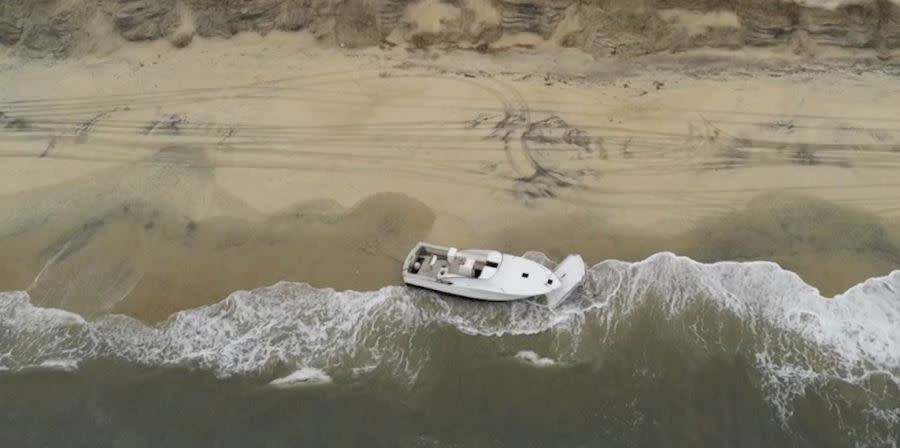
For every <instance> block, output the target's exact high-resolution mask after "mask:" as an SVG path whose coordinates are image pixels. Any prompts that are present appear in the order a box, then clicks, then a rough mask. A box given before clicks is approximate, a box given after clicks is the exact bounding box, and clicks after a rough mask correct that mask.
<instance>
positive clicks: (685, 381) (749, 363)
mask: <svg viewBox="0 0 900 448" xmlns="http://www.w3.org/2000/svg"><path fill="white" fill-rule="evenodd" d="M528 256H530V257H533V258H534V259H537V260H542V261H544V262H546V263H549V261H548V260H546V259H545V258H544V257H543V256H542V255H540V254H536V253H531V254H528ZM897 322H900V271H895V272H893V273H892V274H890V275H888V276H885V277H880V278H873V279H870V280H867V281H866V282H864V283H861V284H859V285H856V286H854V287H853V288H850V289H849V290H848V291H846V292H845V293H843V294H839V295H838V296H836V297H834V298H826V297H823V296H822V295H820V294H819V292H818V290H816V289H815V288H813V287H811V286H809V285H807V284H806V283H804V282H803V281H802V280H801V279H800V278H799V277H798V276H797V275H796V274H794V273H792V272H789V271H786V270H784V269H782V268H781V267H779V266H778V265H776V264H774V263H768V262H752V263H735V262H723V263H715V264H702V263H698V262H695V261H693V260H691V259H689V258H684V257H677V256H675V255H673V254H670V253H660V254H656V255H654V256H651V257H650V258H648V259H646V260H644V261H641V262H638V263H626V262H619V261H607V262H603V263H600V264H598V265H595V266H593V267H592V268H591V269H590V270H589V276H588V279H587V281H586V283H585V285H584V287H583V288H582V289H581V290H579V291H578V293H577V294H576V296H574V297H573V298H571V299H569V300H568V301H567V302H566V303H565V304H564V305H563V306H562V307H561V308H559V309H557V310H552V311H551V310H549V309H547V308H546V307H544V306H543V305H542V304H541V303H540V302H521V303H513V304H485V303H479V302H474V301H467V300H460V299H454V298H450V297H445V296H440V295H437V294H434V293H431V292H428V291H423V290H412V289H408V288H405V287H385V288H382V289H380V290H377V291H368V292H335V291H333V290H328V289H316V288H313V287H311V286H309V285H306V284H299V283H288V282H281V283H278V284H275V285H273V286H270V287H266V288H260V289H257V290H254V291H239V292H235V293H233V294H231V295H230V296H229V297H228V298H226V299H224V300H223V301H221V302H219V303H217V304H214V305H210V306H205V307H200V308H194V309H189V310H186V311H183V312H180V313H177V314H175V315H173V316H172V317H170V318H169V319H168V320H166V321H165V322H162V323H160V324H158V325H155V326H148V325H146V324H143V323H141V322H139V321H137V320H134V319H132V318H129V317H125V316H107V317H101V318H96V319H92V320H85V319H83V318H81V317H80V316H78V315H75V314H72V313H69V312H66V311H61V310H57V309H52V308H40V307H36V306H34V305H32V304H31V303H30V301H29V297H28V295H27V294H26V293H17V292H10V293H3V297H2V300H0V369H3V370H4V371H5V372H3V373H0V375H2V378H3V381H0V407H2V408H3V410H2V413H3V415H7V416H10V418H8V419H5V421H4V423H0V425H3V426H4V427H0V434H3V435H2V436H0V438H4V439H5V441H6V442H8V444H9V445H10V446H15V445H23V444H24V445H31V446H40V445H52V446H56V445H60V444H64V443H65V444H67V445H69V446H71V445H73V444H74V445H80V446H98V445H104V446H108V445H115V444H123V445H125V446H144V445H146V446H159V445H160V444H164V445H166V446H195V445H196V444H216V445H220V446H246V445H247V444H250V443H253V442H254V441H256V442H258V439H259V434H261V433H265V434H268V435H269V436H268V438H267V442H269V443H270V444H272V445H273V446H274V445H283V444H287V443H290V444H297V445H304V444H308V445H312V446H322V445H328V446H359V445H361V444H366V445H372V444H374V445H379V446H381V445H383V446H562V447H569V446H571V447H575V446H598V445H599V446H689V445H692V446H817V447H818V446H873V447H881V446H896V445H897V443H898V442H897V441H898V440H900V410H898V409H900V326H898V325H897ZM48 425H52V426H53V427H55V428H60V429H61V430H59V431H53V432H48V431H46V430H45V428H46V427H47V426H48ZM72 433H76V434H78V436H79V437H82V439H79V440H72V439H71V434H72ZM55 437H59V438H55Z"/></svg>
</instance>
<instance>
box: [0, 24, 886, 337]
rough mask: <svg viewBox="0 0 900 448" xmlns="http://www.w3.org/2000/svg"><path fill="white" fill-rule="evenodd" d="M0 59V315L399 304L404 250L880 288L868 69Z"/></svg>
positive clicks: (252, 41)
mask: <svg viewBox="0 0 900 448" xmlns="http://www.w3.org/2000/svg"><path fill="white" fill-rule="evenodd" d="M0 58H2V59H0V113H2V114H3V115H2V117H0V157H2V160H3V163H2V164H0V178H2V179H4V182H2V183H0V210H2V211H3V213H2V216H0V289H3V290H10V289H28V290H29V292H30V293H31V295H32V297H33V299H34V300H35V301H36V302H39V303H42V304H47V305H54V306H60V307H64V308H68V309H73V310H76V311H79V312H82V313H84V314H87V315H90V314H95V313H99V312H107V311H117V312H127V313H129V314H133V315H137V316H140V317H143V318H145V319H149V320H155V319H160V318H164V317H165V316H166V315H168V314H169V313H171V312H172V311H175V310H178V309H183V308H186V307H191V306H196V305H199V304H202V303H210V302H213V301H217V300H219V299H221V298H222V297H223V296H224V295H226V294H227V293H228V292H230V291H233V290H236V289H246V288H253V287H256V286H260V285H264V284H270V283H272V282H275V281H278V280H291V281H305V282H309V283H311V284H313V285H316V286H330V287H335V288H339V289H344V288H353V289H369V288H375V287H378V286H381V285H385V284H392V283H398V282H399V272H398V269H399V260H400V258H401V257H402V256H403V255H404V254H405V252H406V250H408V248H409V247H410V245H411V244H412V243H413V242H415V241H416V240H419V239H423V238H428V239H431V240H435V241H438V242H443V243H447V244H453V245H459V246H466V245H474V244H479V245H481V244H488V245H492V246H495V247H498V248H500V249H504V250H511V251H515V252H521V251H525V250H541V251H544V252H547V253H548V254H550V255H552V256H561V255H564V254H565V253H567V252H580V253H582V254H584V255H585V257H586V258H587V259H588V261H589V262H596V261H599V260H600V259H604V258H625V259H635V258H641V257H644V256H646V255H649V254H651V253H653V252H657V251H660V250H673V251H677V252H679V253H683V254H686V255H691V256H693V257H695V258H698V259H702V260H708V261H711V260H718V259H741V260H743V259H769V260H774V261H777V262H779V263H782V264H783V265H784V266H785V267H787V268H790V269H792V270H794V271H796V272H798V273H799V274H801V276H803V277H804V278H805V279H806V280H807V281H808V282H810V283H812V284H813V285H816V286H819V287H820V288H822V289H823V290H824V291H825V292H826V293H835V292H840V291H842V290H843V289H845V288H846V287H847V286H849V285H852V284H853V283H856V282H858V281H860V280H862V279H865V278H866V277H868V276H872V275H880V274H884V273H886V272H889V271H890V270H892V269H896V268H897V266H900V249H898V246H900V232H898V231H897V228H898V225H897V223H898V222H900V205H898V204H900V202H898V198H900V177H898V176H897V174H896V173H897V169H898V167H900V117H898V116H897V114H896V111H897V107H896V104H900V89H898V88H897V85H898V84H897V82H896V81H897V74H896V68H894V67H892V66H889V65H881V66H879V68H877V69H875V68H872V67H870V66H867V65H864V64H857V63H853V62H848V61H839V60H835V61H826V62H822V61H819V62H816V63H813V62H809V61H804V60H802V59H799V58H797V57H794V56H787V55H781V54H772V53H761V54H756V53H753V52H743V53H742V55H740V56H738V55H723V54H721V53H714V52H709V51H707V52H703V53H688V54H682V55H679V56H667V57H653V58H645V59H640V60H638V61H632V62H624V61H617V60H594V59H592V58H590V57H588V56H586V55H584V54H582V53H579V52H578V51H575V50H571V51H569V50H560V49H554V50H552V51H542V50H539V49H537V50H529V51H527V52H525V51H507V52H505V53H503V54H494V55H491V54H478V53H473V52H450V53H446V52H436V51H414V52H410V51H407V50H406V49H403V48H400V47H396V48H393V49H376V48H372V49H366V50H346V51H336V50H326V49H320V48H317V47H316V46H315V45H313V44H312V43H311V40H310V39H308V38H305V37H303V35H302V34H301V35H297V34H291V35H282V34H278V33H271V34H270V35H268V36H266V37H264V38H263V37H259V36H250V35H240V36H237V37H235V38H233V39H231V40H228V41H218V40H204V39H197V40H195V42H194V43H193V44H192V45H191V46H190V47H189V48H186V49H183V50H179V51H174V50H172V49H171V48H170V47H168V44H165V43H148V44H142V45H133V46H129V47H127V48H123V49H118V50H114V51H111V52H110V53H109V54H107V55H105V56H103V57H98V56H88V57H85V58H81V59H77V60H29V61H26V60H20V59H16V58H13V57H2V56H0ZM379 193H386V194H379Z"/></svg>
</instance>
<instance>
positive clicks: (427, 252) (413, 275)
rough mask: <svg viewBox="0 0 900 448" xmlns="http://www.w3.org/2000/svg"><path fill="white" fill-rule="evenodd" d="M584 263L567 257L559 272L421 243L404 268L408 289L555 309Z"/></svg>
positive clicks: (479, 251)
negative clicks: (528, 301) (536, 302)
mask: <svg viewBox="0 0 900 448" xmlns="http://www.w3.org/2000/svg"><path fill="white" fill-rule="evenodd" d="M584 273H585V266H584V261H583V260H582V259H581V257H580V256H579V255H569V256H568V257H566V259H565V260H563V261H562V263H560V264H559V265H558V266H557V267H556V269H555V270H553V271H551V270H550V269H548V268H547V267H545V266H543V265H541V264H540V263H536V262H534V261H531V260H528V259H526V258H522V257H517V256H515V255H509V254H504V253H500V252H498V251H495V250H482V249H464V250H459V249H457V248H455V247H444V246H438V245H436V244H430V243H425V242H420V243H418V244H417V245H416V246H415V247H414V248H413V249H412V250H411V251H410V252H409V255H408V256H407V257H406V261H405V262H404V263H403V281H404V282H405V283H406V284H408V285H414V286H419V287H422V288H427V289H432V290H435V291H439V292H444V293H447V294H453V295H457V296H462V297H468V298H471V299H478V300H489V301H494V302H506V301H510V300H519V299H525V298H528V297H536V296H546V297H547V304H548V305H549V306H551V307H555V306H556V305H558V304H559V303H561V302H562V301H563V300H565V299H566V298H567V297H568V296H569V294H571V293H572V291H573V290H574V289H575V288H576V287H577V286H578V285H579V284H581V281H582V279H583V278H584Z"/></svg>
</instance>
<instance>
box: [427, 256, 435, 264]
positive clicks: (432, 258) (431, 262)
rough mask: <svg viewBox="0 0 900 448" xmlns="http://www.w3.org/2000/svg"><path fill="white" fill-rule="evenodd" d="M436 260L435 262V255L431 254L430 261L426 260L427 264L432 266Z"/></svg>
mask: <svg viewBox="0 0 900 448" xmlns="http://www.w3.org/2000/svg"><path fill="white" fill-rule="evenodd" d="M436 262H437V255H432V256H431V261H429V262H428V266H434V264H435V263H436Z"/></svg>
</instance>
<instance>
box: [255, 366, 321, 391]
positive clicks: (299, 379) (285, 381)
mask: <svg viewBox="0 0 900 448" xmlns="http://www.w3.org/2000/svg"><path fill="white" fill-rule="evenodd" d="M331 382H332V380H331V377H330V376H328V374H327V373H325V372H323V371H321V370H319V369H309V368H302V369H299V370H296V371H294V372H292V373H291V374H290V375H287V376H283V377H281V378H276V379H274V380H272V381H270V382H269V386H271V387H276V388H280V389H286V388H294V387H303V386H318V385H322V384H330V383H331Z"/></svg>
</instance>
